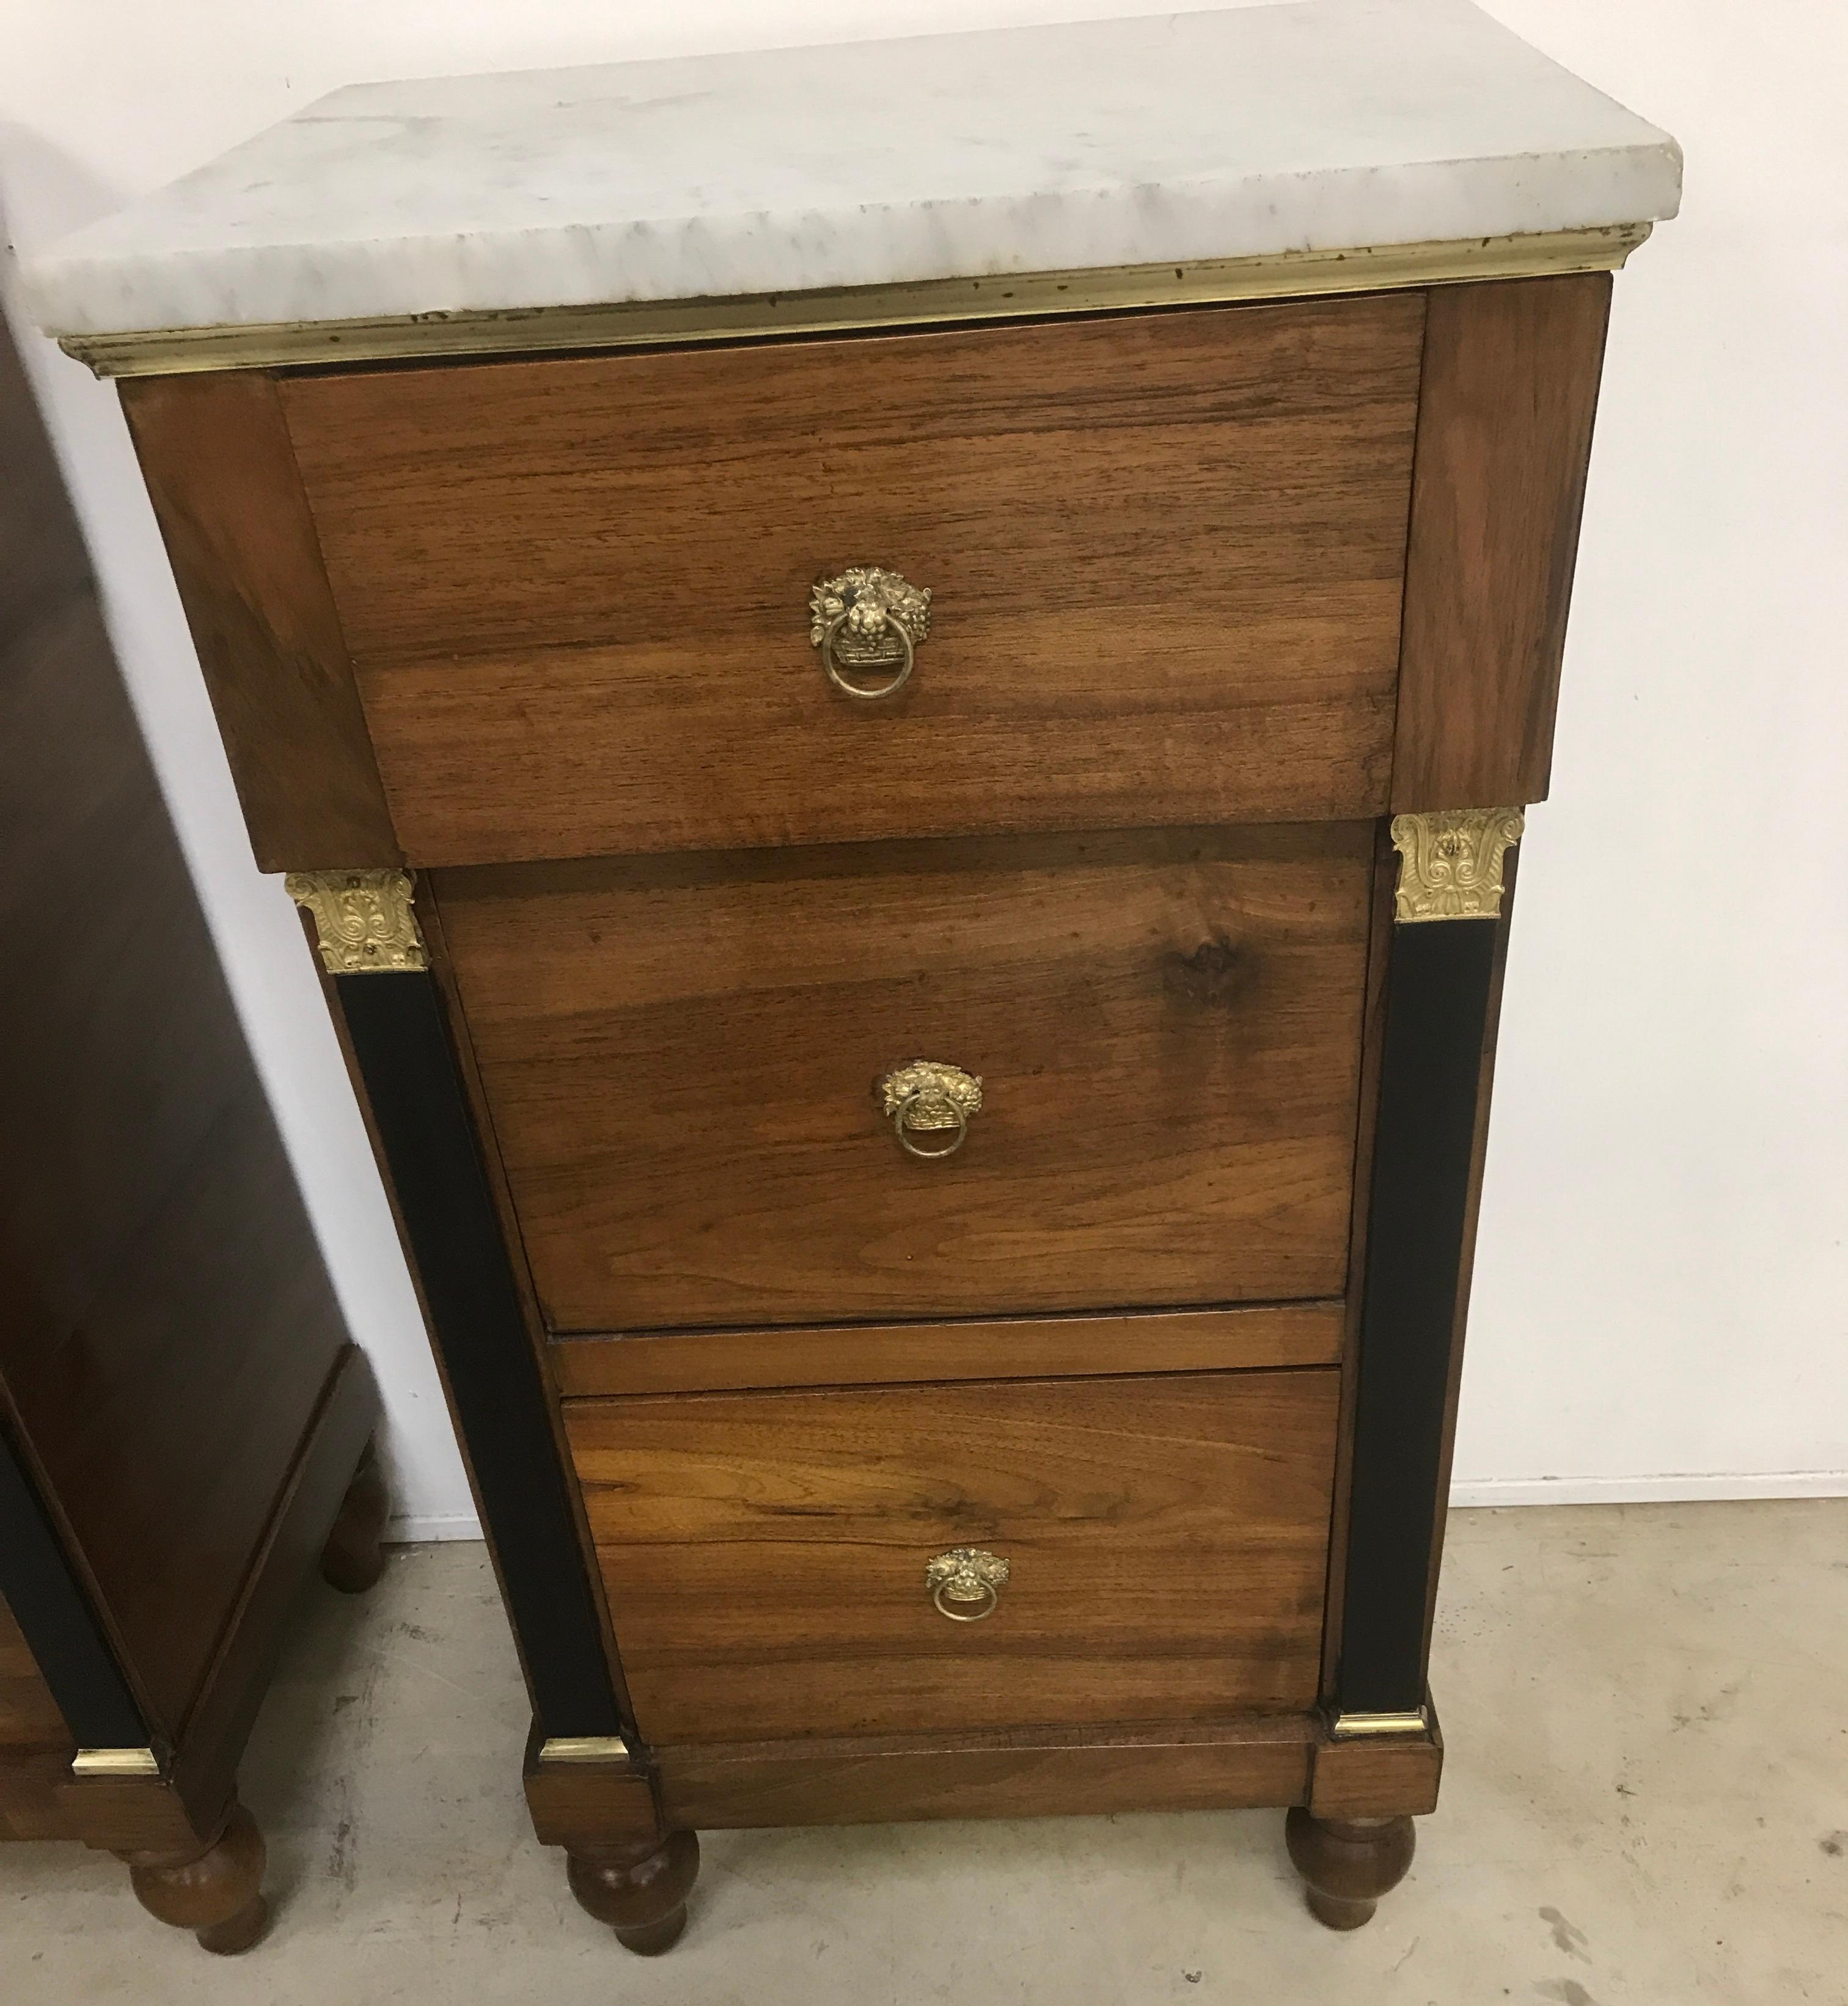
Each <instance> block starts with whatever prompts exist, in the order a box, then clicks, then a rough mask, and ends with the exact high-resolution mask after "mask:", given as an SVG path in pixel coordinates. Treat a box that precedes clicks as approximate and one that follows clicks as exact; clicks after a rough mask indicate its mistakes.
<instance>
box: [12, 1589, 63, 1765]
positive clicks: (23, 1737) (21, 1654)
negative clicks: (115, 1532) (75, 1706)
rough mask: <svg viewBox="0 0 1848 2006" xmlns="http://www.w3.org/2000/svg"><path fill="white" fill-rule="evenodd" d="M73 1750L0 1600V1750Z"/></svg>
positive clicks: (40, 1675)
mask: <svg viewBox="0 0 1848 2006" xmlns="http://www.w3.org/2000/svg"><path fill="white" fill-rule="evenodd" d="M75 1746H76V1744H75V1743H74V1742H73V1741H72V1739H71V1733H70V1730H69V1728H67V1727H66V1726H65V1724H64V1716H63V1715H62V1714H61V1713H60V1712H58V1702H57V1701H55V1699H54V1698H52V1697H51V1688H50V1687H48V1685H47V1684H45V1680H44V1673H41V1672H40V1670H39V1668H38V1662H37V1659H35V1658H34V1657H33V1655H32V1651H31V1647H30V1645H28V1644H27V1643H26V1639H25V1638H24V1636H23V1635H22V1634H21V1632H20V1630H19V1624H17V1623H16V1621H14V1619H13V1613H12V1610H11V1609H9V1607H7V1605H6V1603H5V1600H4V1599H0V1748H20V1749H26V1748H59V1747H62V1748H63V1749H65V1751H67V1752H68V1751H70V1750H71V1749H72V1748H74V1747H75ZM3 1802H4V1793H3V1792H0V1804H3Z"/></svg>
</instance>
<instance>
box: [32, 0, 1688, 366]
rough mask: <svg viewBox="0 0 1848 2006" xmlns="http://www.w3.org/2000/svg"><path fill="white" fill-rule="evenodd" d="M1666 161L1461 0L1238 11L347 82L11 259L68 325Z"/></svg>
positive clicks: (1652, 211) (1472, 220)
mask: <svg viewBox="0 0 1848 2006" xmlns="http://www.w3.org/2000/svg"><path fill="white" fill-rule="evenodd" d="M1023 79H1025V82H1024V83H1023ZM1680 183H1681V154H1680V150H1679V149H1678V148H1677V146H1676V145H1675V143H1674V140H1673V139H1670V137H1669V135H1667V133H1665V132H1661V131H1660V130H1659V129H1658V128H1656V127H1654V126H1652V125H1649V124H1648V123H1646V121H1644V120H1642V119H1641V118H1638V117H1637V116H1636V115H1635V114H1633V113H1632V112H1630V111H1627V110H1625V109H1624V107H1622V106H1621V105H1619V104H1616V103H1615V102H1614V100H1611V99H1610V98H1608V97H1605V96H1604V95H1603V93H1600V92H1599V91H1597V90H1594V89H1593V87H1592V86H1589V84H1586V83H1582V82H1581V81H1580V80H1579V79H1577V78H1575V77H1574V76H1572V75H1571V74H1570V73H1569V72H1567V71H1565V70H1564V69H1561V68H1560V67H1559V66H1558V65H1557V64H1555V63H1554V62H1551V60H1550V59H1549V58H1547V57H1545V56H1544V55H1541V54H1540V52H1539V51H1537V50H1535V49H1533V48H1531V47H1529V45H1528V44H1526V43H1524V42H1522V41H1521V40H1519V38H1518V37H1515V36H1514V35H1512V34H1511V33H1508V31H1507V30H1505V29H1503V28H1501V26H1498V24H1497V23H1494V22H1493V21H1492V20H1491V19H1489V18H1488V17H1487V16H1486V15H1484V14H1483V13H1481V12H1480V11H1479V10H1478V9H1476V8H1474V7H1473V6H1471V5H1468V4H1467V0H1263V3H1262V4H1258V5H1247V6H1241V7H1237V8H1231V9H1226V8H1221V9H1215V10H1211V11H1204V12H1192V13H1181V14H1174V15H1166V16H1142V17H1139V18H1134V19H1123V20H1107V21H1089V22H1079V23H1069V24H1064V25H1060V26H1051V27H1037V28H1012V29H989V30H977V31H973V32H971V33H959V34H955V35H942V36H931V37H915V38H910V39H907V40H901V41H885V42H877V41H872V42H850V43H840V44H827V45H822V46H820V47H815V48H788V49H779V50H769V51H759V52H755V53H748V54H739V55H719V56H694V57H674V58H661V59H656V60H653V61H649V62H633V63H620V64H608V65H593V66H590V67H586V68H581V69H568V70H551V71H544V70H540V71H525V72H511V73H506V74H502V75H484V76H472V77H459V78H447V79H417V80H410V81H406V82H400V83H366V84H355V85H349V86H345V87H344V88H343V89H341V90H336V91H334V92H332V93H329V94H328V95H327V96H326V97H322V98H321V99H319V100H316V101H315V103H314V104H311V105H309V106H308V107H306V108H305V109H304V111H301V113H299V114H297V115H296V116H295V117H294V118H291V119H289V120H287V121H284V122H283V124H281V125H277V126H274V127H272V128H270V129H269V131H267V132H263V133H261V134H259V135H257V136H256V137H255V138H254V139H250V140H248V141H246V142H245V143H243V144H242V145H241V146H238V147H235V148H234V149H232V150H231V152H230V153H227V154H225V155H224V156H222V157H220V159H218V160H215V161H213V162H210V163H209V164H206V166H204V167H201V168H199V169H198V170H196V171H195V172H193V173H192V174H188V175H187V176H185V177H184V178H182V179H181V180H180V181H177V182H175V183H174V184H173V185H171V186H170V187H169V188H166V189H164V190H162V191H160V192H157V193H156V194H154V195H151V196H150V197H149V198H147V199H146V200H144V201H143V202H139V203H136V204H135V205H133V206H132V207H130V208H128V209H125V210H124V211H122V212H121V213H118V214H117V215H115V216H109V217H106V218H104V219H103V220H101V221H100V222H98V223H94V224H92V225H90V227H88V228H86V229H85V230H83V231H79V232H78V233H76V234H74V235H73V236H72V237H70V238H66V239H65V240H64V241H62V242H61V243H58V244H55V245H51V246H50V247H49V248H47V249H46V250H44V251H43V252H40V253H38V254H37V255H34V256H32V257H30V258H28V259H26V260H25V261H24V262H23V279H24V282H25V290H26V302H27V304H28V306H29V308H30V309H31V310H32V311H33V313H34V314H35V316H36V317H37V319H38V320H39V322H40V325H41V326H44V328H45V329H47V331H48V332H50V333H54V334H57V335H60V336H73V337H76V336H99V335H108V334H114V333H135V332H139V331H143V330H146V331H153V330H168V329H188V328H192V329H198V328H209V327H238V326H273V325H281V324H299V323H315V322H327V321H336V320H347V319H364V318H392V317H399V316H402V317H405V318H409V317H411V316H414V315H430V314H454V313H470V312H492V311H500V310H522V309H527V308H543V307H547V306H561V307H573V306H584V305H593V304H605V303H607V304H628V303H640V302H648V301H673V300H685V299H702V298H713V297H728V296H737V295H741V294H768V293H790V292H798V291H804V290H829V289H837V288H847V287H861V286H876V285H880V284H903V283H915V282H920V281H928V280H942V279H957V278H981V277H1002V276H1016V275H1020V274H1024V273H1033V272H1046V271H1082V270H1087V269H1105V268H1111V269H1114V268H1117V267H1121V266H1137V265H1144V264H1147V265H1159V264H1163V263H1167V262H1188V263H1195V262H1202V261H1206V260H1220V259H1238V258H1258V257H1267V256H1283V255H1288V254H1290V253H1291V252H1332V251H1343V250H1357V249H1362V248H1374V247H1379V246H1385V245H1406V244H1419V243H1438V242H1463V241H1468V240H1471V239H1480V238H1499V237H1504V236H1521V235H1529V234H1546V233H1550V232H1559V231H1573V230H1585V229H1596V228H1600V227H1621V226H1625V225H1630V224H1637V223H1649V222H1654V221H1659V220H1663V219H1664V218H1666V217H1667V216H1672V215H1673V214H1674V213H1675V210H1676V208H1677V205H1678V200H1679V192H1680Z"/></svg>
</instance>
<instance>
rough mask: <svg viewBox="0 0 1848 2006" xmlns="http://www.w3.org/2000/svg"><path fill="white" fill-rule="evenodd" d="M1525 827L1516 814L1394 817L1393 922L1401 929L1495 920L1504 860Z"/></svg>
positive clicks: (1473, 811)
mask: <svg viewBox="0 0 1848 2006" xmlns="http://www.w3.org/2000/svg"><path fill="white" fill-rule="evenodd" d="M1525 826H1526V818H1525V817H1524V816H1523V815H1522V813H1521V811H1520V810H1519V808H1446V809H1442V810H1440V811H1438V812H1437V813H1435V814H1431V815H1395V816H1394V817H1393V818H1392V846H1393V848H1394V849H1396V850H1397V851H1398V852H1399V890H1398V894H1397V897H1396V902H1395V911H1394V917H1395V918H1396V920H1398V921H1399V924H1400V925H1401V926H1411V925H1416V924H1419V923H1420V922H1422V921H1424V920H1494V919H1499V918H1500V917H1501V893H1502V877H1501V867H1502V860H1503V859H1504V858H1505V857H1506V856H1507V854H1508V850H1509V849H1510V848H1511V847H1512V846H1513V845H1514V844H1515V843H1519V841H1520V839H1521V832H1522V829H1523V828H1524V827H1525Z"/></svg>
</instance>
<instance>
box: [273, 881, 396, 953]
mask: <svg viewBox="0 0 1848 2006" xmlns="http://www.w3.org/2000/svg"><path fill="white" fill-rule="evenodd" d="M283 884H284V885H285V886H286V887H287V890H288V894H289V896H290V898H291V899H294V901H295V903H296V904H297V905H298V906H301V908H302V909H303V910H304V911H305V912H308V913H312V915H313V917H314V921H315V939H316V941H317V942H318V943H319V946H320V949H321V963H322V966H323V967H324V968H326V970H327V972H328V973H329V975H408V974H414V973H417V971H418V970H421V969H425V968H428V966H430V957H429V956H428V955H427V954H426V953H425V952H424V937H423V935H422V934H421V933H419V932H418V931H417V914H416V913H414V911H413V910H411V898H412V887H411V876H410V872H409V871H290V873H289V875H288V876H287V878H284V879H283Z"/></svg>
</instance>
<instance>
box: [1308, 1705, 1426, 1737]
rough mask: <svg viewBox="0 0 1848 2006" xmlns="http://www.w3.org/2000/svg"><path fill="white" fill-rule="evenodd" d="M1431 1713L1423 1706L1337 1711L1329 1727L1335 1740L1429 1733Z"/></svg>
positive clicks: (1330, 1735) (1330, 1733) (1330, 1734)
mask: <svg viewBox="0 0 1848 2006" xmlns="http://www.w3.org/2000/svg"><path fill="white" fill-rule="evenodd" d="M1430 1732H1431V1715H1430V1713H1429V1712H1427V1709H1424V1707H1421V1706H1420V1707H1413V1708H1411V1709H1409V1710H1408V1711H1406V1712H1403V1713H1338V1714H1336V1716H1335V1719H1334V1722H1333V1724H1332V1726H1330V1727H1329V1737H1330V1739H1331V1740H1336V1741H1357V1740H1360V1739H1362V1738H1363V1737H1368V1738H1371V1737H1376V1736H1379V1735H1386V1734H1429V1733H1430Z"/></svg>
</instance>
